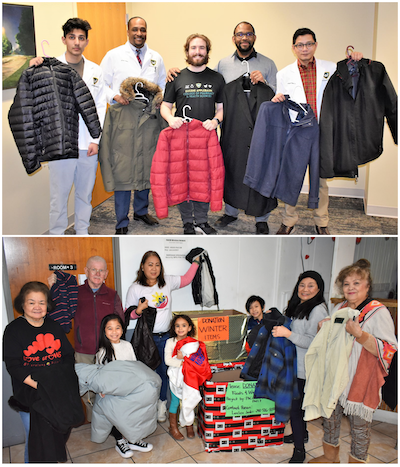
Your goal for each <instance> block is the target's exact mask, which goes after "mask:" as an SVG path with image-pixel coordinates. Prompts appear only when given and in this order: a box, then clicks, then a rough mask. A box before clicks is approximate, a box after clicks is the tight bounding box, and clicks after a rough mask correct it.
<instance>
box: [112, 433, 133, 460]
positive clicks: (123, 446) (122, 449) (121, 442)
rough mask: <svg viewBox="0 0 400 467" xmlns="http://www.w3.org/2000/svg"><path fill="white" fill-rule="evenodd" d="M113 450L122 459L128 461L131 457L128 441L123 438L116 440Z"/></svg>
mask: <svg viewBox="0 0 400 467" xmlns="http://www.w3.org/2000/svg"><path fill="white" fill-rule="evenodd" d="M115 450H116V451H117V452H118V454H119V455H120V456H121V457H123V458H124V459H128V458H129V457H132V456H133V452H132V451H131V450H130V448H129V444H128V441H127V440H126V439H125V438H122V439H118V440H117V444H116V445H115Z"/></svg>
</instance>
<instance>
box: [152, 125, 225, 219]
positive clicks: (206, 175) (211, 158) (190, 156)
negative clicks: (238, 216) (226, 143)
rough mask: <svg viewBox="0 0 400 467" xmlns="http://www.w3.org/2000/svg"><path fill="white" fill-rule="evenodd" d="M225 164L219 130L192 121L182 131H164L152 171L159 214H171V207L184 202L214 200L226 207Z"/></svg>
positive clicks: (216, 205) (216, 206) (217, 207)
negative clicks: (223, 198)
mask: <svg viewBox="0 0 400 467" xmlns="http://www.w3.org/2000/svg"><path fill="white" fill-rule="evenodd" d="M224 177H225V167H224V160H223V157H222V151H221V147H220V145H219V141H218V137H217V133H216V132H215V131H208V130H206V129H205V128H203V124H202V122H200V121H198V120H192V121H191V122H190V123H184V124H183V125H182V126H181V127H180V128H179V129H178V130H173V129H172V128H166V129H165V130H163V131H162V132H161V133H160V137H159V138H158V143H157V149H156V152H155V154H154V157H153V162H152V166H151V173H150V183H151V191H152V193H153V201H154V207H155V210H156V214H157V217H158V218H160V219H162V218H164V217H168V206H173V205H175V204H179V203H182V202H183V201H188V200H191V201H202V202H205V203H208V202H209V203H210V209H211V211H219V210H221V209H222V197H223V193H224Z"/></svg>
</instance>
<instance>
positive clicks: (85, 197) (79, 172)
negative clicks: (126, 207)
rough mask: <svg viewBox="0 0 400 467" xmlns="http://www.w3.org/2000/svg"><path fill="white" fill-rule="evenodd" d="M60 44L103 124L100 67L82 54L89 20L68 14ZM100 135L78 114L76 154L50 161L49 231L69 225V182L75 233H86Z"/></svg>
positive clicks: (59, 232) (35, 61)
mask: <svg viewBox="0 0 400 467" xmlns="http://www.w3.org/2000/svg"><path fill="white" fill-rule="evenodd" d="M62 29H63V37H62V38H61V40H62V42H63V44H64V45H65V46H66V51H65V53H64V54H63V55H61V56H60V57H57V59H58V60H60V61H61V62H63V63H66V64H67V65H69V66H70V67H71V68H73V69H74V70H75V71H76V72H77V73H78V74H79V75H80V77H81V78H82V79H83V81H84V82H85V84H86V86H87V87H88V88H89V90H90V92H91V94H92V97H93V100H94V102H95V105H96V110H97V114H98V116H99V120H100V124H101V126H103V123H104V118H105V114H106V108H107V101H106V88H105V84H104V80H103V74H102V71H101V68H100V66H99V65H97V64H96V63H93V62H91V61H89V60H87V59H86V58H85V57H84V56H83V52H84V50H85V48H86V46H87V45H88V44H89V39H88V33H89V30H90V29H91V26H90V24H89V23H88V22H87V21H86V20H83V19H80V18H70V19H69V20H68V21H67V22H66V23H65V24H64V25H63V26H62ZM42 62H43V58H42V57H36V58H34V59H32V60H31V61H30V63H29V64H30V65H31V66H32V65H35V66H38V65H40V64H41V63H42ZM99 139H100V138H97V139H93V138H92V137H91V136H90V134H89V131H88V129H87V127H86V125H85V122H84V121H83V118H82V116H79V142H78V147H79V158H78V159H63V160H56V161H50V162H49V163H48V167H49V172H50V220H49V233H50V234H51V235H63V234H64V231H65V230H66V228H67V227H68V213H67V205H68V197H69V193H70V191H71V188H72V185H74V187H75V232H76V235H88V227H89V223H90V216H91V214H92V204H91V202H92V192H93V187H94V183H95V181H96V172H97V154H98V150H99Z"/></svg>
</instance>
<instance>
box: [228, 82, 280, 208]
mask: <svg viewBox="0 0 400 467" xmlns="http://www.w3.org/2000/svg"><path fill="white" fill-rule="evenodd" d="M274 95H275V93H274V91H273V90H272V89H271V88H270V87H269V86H267V85H266V84H264V83H258V84H257V85H252V84H250V93H249V97H247V96H246V94H245V92H244V88H243V77H242V76H241V77H239V78H238V79H236V80H235V81H232V82H230V83H229V84H227V85H226V86H225V89H224V97H223V104H224V121H223V124H222V135H221V149H222V153H223V156H224V163H225V187H224V201H225V202H226V203H228V204H230V205H231V206H233V207H235V208H237V209H244V211H245V212H246V214H249V215H251V216H263V215H264V214H266V213H267V212H270V211H272V210H273V209H275V208H276V206H277V200H276V198H266V197H264V196H262V195H261V194H260V193H258V192H257V191H254V190H253V189H252V188H250V187H248V186H247V185H244V183H243V178H244V175H245V173H246V165H247V158H248V155H249V150H250V143H251V137H252V135H253V129H254V124H255V121H256V117H257V114H258V110H259V108H260V105H261V104H262V103H263V102H265V101H270V100H271V99H272V98H273V97H274Z"/></svg>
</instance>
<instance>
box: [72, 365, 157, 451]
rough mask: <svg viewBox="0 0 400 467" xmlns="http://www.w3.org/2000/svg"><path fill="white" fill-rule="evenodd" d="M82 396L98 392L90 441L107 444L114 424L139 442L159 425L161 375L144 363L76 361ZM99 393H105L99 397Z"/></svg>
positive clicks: (131, 441) (130, 438) (129, 437)
mask: <svg viewBox="0 0 400 467" xmlns="http://www.w3.org/2000/svg"><path fill="white" fill-rule="evenodd" d="M75 371H76V373H77V375H78V378H79V386H80V391H81V395H83V394H85V393H86V392H87V391H88V390H91V391H93V392H95V393H97V394H96V400H95V403H94V407H93V412H92V426H91V427H92V434H91V440H92V441H93V442H95V443H104V441H105V440H106V439H107V437H108V435H109V434H110V432H111V429H112V427H113V426H115V427H116V428H117V430H118V431H119V432H120V433H122V435H123V436H124V437H125V438H126V439H128V440H129V442H130V443H137V442H138V441H139V440H141V439H142V438H146V437H147V436H149V435H150V434H151V433H153V432H154V431H155V430H156V428H157V401H158V398H159V396H160V388H161V378H160V377H159V376H158V374H157V373H156V372H155V371H153V370H151V369H150V368H149V367H147V366H146V365H145V364H144V363H142V362H131V361H125V360H114V361H112V362H110V363H107V365H87V364H85V363H77V364H76V365H75ZM99 393H102V394H104V395H105V396H104V397H103V398H102V397H100V395H99Z"/></svg>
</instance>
